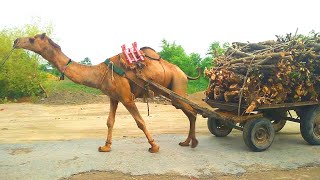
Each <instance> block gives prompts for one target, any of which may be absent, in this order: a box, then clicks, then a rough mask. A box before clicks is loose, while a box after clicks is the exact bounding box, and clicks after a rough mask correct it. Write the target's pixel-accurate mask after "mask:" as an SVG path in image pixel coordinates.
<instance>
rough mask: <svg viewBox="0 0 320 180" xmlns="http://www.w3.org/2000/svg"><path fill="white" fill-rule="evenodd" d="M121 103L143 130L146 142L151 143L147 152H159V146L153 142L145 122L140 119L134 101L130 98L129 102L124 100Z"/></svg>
mask: <svg viewBox="0 0 320 180" xmlns="http://www.w3.org/2000/svg"><path fill="white" fill-rule="evenodd" d="M123 105H124V106H125V107H126V108H127V110H128V111H129V112H130V114H131V115H132V117H133V118H134V120H135V121H136V123H137V126H138V127H139V129H141V130H142V131H143V132H144V134H145V135H146V137H147V139H148V142H149V144H150V145H151V148H149V152H151V153H156V152H159V146H158V145H157V144H156V143H155V142H154V139H153V138H152V136H151V134H150V133H149V132H148V130H147V127H146V124H145V122H144V120H143V119H142V117H141V115H140V113H139V111H138V108H137V106H136V104H135V103H134V101H133V100H130V101H129V102H124V103H123Z"/></svg>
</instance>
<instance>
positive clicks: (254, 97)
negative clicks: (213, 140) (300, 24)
mask: <svg viewBox="0 0 320 180" xmlns="http://www.w3.org/2000/svg"><path fill="white" fill-rule="evenodd" d="M215 53H216V52H213V54H214V59H213V63H214V66H213V67H211V68H209V69H207V68H206V69H205V70H204V75H205V76H206V77H207V78H208V79H209V84H208V88H207V90H206V91H205V94H206V96H205V99H204V101H205V102H206V104H208V105H209V107H205V105H206V104H204V105H203V104H202V105H200V104H201V103H203V102H198V101H201V100H194V101H195V102H197V103H194V102H192V101H190V100H188V99H186V98H183V97H181V96H179V95H177V94H175V93H174V92H172V91H170V90H168V89H165V88H163V87H161V86H159V85H157V84H156V83H154V82H152V81H148V80H146V82H147V83H149V84H151V85H153V86H155V87H156V88H158V89H159V90H162V91H163V92H164V93H167V94H169V95H170V97H172V98H176V99H179V100H181V101H184V102H185V103H188V104H189V105H191V106H192V107H193V108H194V109H196V110H197V111H198V113H199V114H201V115H202V116H203V117H207V118H208V128H209V131H210V132H211V133H212V134H214V135H215V136H217V137H224V136H227V135H228V134H229V133H230V132H231V130H232V129H233V128H234V129H238V130H241V131H243V139H244V142H245V144H246V145H247V146H248V147H249V148H250V149H251V150H253V151H264V150H266V149H268V148H269V147H270V146H271V144H272V142H273V140H274V136H275V132H277V131H280V130H281V129H282V128H283V126H284V125H285V123H286V121H288V120H289V121H293V122H298V123H300V129H301V130H300V131H301V134H302V137H303V138H304V139H305V140H306V141H307V142H308V143H309V144H312V145H319V144H320V106H319V102H320V35H319V34H318V33H311V34H310V35H309V36H302V35H298V34H297V33H296V34H295V35H293V36H292V34H287V35H286V36H277V40H276V41H273V40H271V41H263V42H259V43H249V42H246V43H241V42H234V43H232V44H231V46H230V47H228V49H227V50H226V51H225V53H224V54H222V55H219V54H215Z"/></svg>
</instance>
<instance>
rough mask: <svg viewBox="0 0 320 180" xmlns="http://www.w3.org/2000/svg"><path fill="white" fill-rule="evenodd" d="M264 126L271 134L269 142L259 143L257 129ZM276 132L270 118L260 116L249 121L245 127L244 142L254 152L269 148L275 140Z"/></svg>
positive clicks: (268, 138)
mask: <svg viewBox="0 0 320 180" xmlns="http://www.w3.org/2000/svg"><path fill="white" fill-rule="evenodd" d="M260 128H262V129H263V130H264V131H266V133H267V134H269V136H268V137H267V142H266V143H265V144H258V142H256V139H255V136H256V133H257V131H258V130H259V129H260ZM274 136H275V132H274V129H273V126H272V124H271V121H270V119H268V118H264V117H263V118H259V119H256V120H251V121H248V122H247V123H246V124H245V125H244V128H243V140H244V143H245V144H246V145H247V146H248V147H249V149H251V150H252V151H254V152H261V151H265V150H266V149H268V148H269V147H270V146H271V145H272V143H273V140H274Z"/></svg>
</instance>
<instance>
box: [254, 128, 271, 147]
mask: <svg viewBox="0 0 320 180" xmlns="http://www.w3.org/2000/svg"><path fill="white" fill-rule="evenodd" d="M269 139H270V133H268V129H267V128H265V127H259V128H258V129H257V131H256V132H255V133H254V140H255V142H256V143H257V144H259V145H264V144H266V143H268V140H269Z"/></svg>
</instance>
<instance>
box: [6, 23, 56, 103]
mask: <svg viewBox="0 0 320 180" xmlns="http://www.w3.org/2000/svg"><path fill="white" fill-rule="evenodd" d="M37 23H39V21H36V22H32V23H31V24H26V25H24V26H23V27H20V28H5V29H2V30H1V31H0V44H1V46H0V60H3V59H4V57H5V56H6V55H7V54H8V52H9V51H10V49H11V48H12V45H13V41H14V40H15V39H16V38H18V37H24V36H34V35H35V34H38V33H42V32H45V33H47V34H48V35H50V34H51V33H52V29H53V28H52V26H51V25H46V26H41V25H40V24H38V25H37ZM40 60H41V57H40V56H39V55H37V54H35V53H31V52H28V51H25V50H20V49H16V50H14V51H13V53H12V54H11V56H10V57H9V59H8V60H7V61H6V63H5V64H4V65H3V66H1V67H0V100H1V99H5V98H9V99H16V98H20V97H24V96H36V95H39V94H41V92H42V89H41V87H40V83H41V82H43V81H44V80H45V78H46V76H45V74H44V73H43V72H42V71H41V70H40V68H39V61H40Z"/></svg>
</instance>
